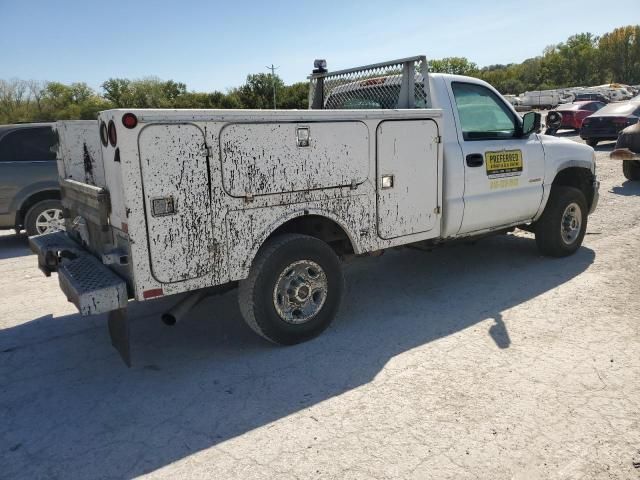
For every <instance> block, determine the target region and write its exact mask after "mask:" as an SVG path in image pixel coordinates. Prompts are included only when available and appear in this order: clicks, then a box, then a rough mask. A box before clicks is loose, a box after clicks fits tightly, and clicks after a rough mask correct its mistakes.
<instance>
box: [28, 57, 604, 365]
mask: <svg viewBox="0 0 640 480" xmlns="http://www.w3.org/2000/svg"><path fill="white" fill-rule="evenodd" d="M309 78H310V81H311V85H310V99H309V101H310V110H308V111H297V110H277V111H272V110H138V109H118V110H108V111H104V112H102V113H100V115H99V119H98V121H99V141H100V142H101V149H102V152H101V155H96V156H95V158H94V160H95V162H94V164H93V165H92V175H91V176H90V177H89V176H88V175H87V176H85V177H84V178H77V177H78V175H75V176H73V177H72V178H69V177H68V176H66V178H63V179H62V180H61V184H62V191H63V205H64V207H65V210H66V218H67V219H68V221H67V229H66V231H64V232H58V233H55V234H49V235H42V236H36V237H32V238H31V239H30V242H31V246H32V249H33V250H34V251H35V252H36V253H37V254H38V262H39V265H40V268H41V269H42V270H43V271H44V272H45V273H46V274H50V273H51V272H53V271H57V272H58V278H59V282H60V286H61V288H62V290H63V291H64V293H65V294H66V296H67V297H68V298H69V300H70V301H72V302H73V303H74V304H75V305H76V306H77V307H78V309H79V310H80V313H81V314H82V315H94V314H101V313H105V312H108V314H109V318H108V324H109V330H110V333H111V338H112V343H113V344H114V346H115V347H116V348H117V349H118V350H119V351H120V353H121V354H122V355H123V358H124V359H125V361H126V362H127V363H128V364H130V355H129V339H128V322H127V316H126V308H127V304H128V302H129V300H130V299H135V300H136V301H147V300H151V299H154V298H158V297H164V296H168V295H174V294H178V293H184V292H190V294H189V295H187V296H186V297H185V298H184V299H182V300H181V301H180V302H179V304H178V305H176V307H174V308H173V309H172V310H170V311H168V312H167V313H166V314H165V315H163V319H164V321H165V323H168V324H172V323H175V322H176V321H177V320H178V319H179V318H180V317H182V316H184V314H185V312H187V311H188V310H189V308H190V307H191V306H193V305H194V304H195V303H197V302H198V301H199V299H201V298H202V297H203V296H204V295H207V294H210V293H212V292H214V291H219V290H226V289H229V288H232V287H235V286H238V287H239V288H238V290H239V301H240V309H241V312H242V315H243V316H244V318H245V320H246V321H247V323H248V324H249V325H250V327H251V328H252V329H253V330H255V331H256V332H257V333H258V334H260V335H262V336H263V337H265V338H266V339H268V340H271V341H272V342H275V343H278V344H284V345H289V344H295V343H298V342H302V341H305V340H308V339H310V338H312V337H314V336H316V335H318V334H319V333H321V332H322V331H323V330H324V329H326V328H327V326H328V325H329V324H330V323H331V321H332V320H333V318H334V317H335V316H336V314H337V312H338V307H339V304H340V301H341V297H342V292H343V276H342V273H341V263H340V259H341V258H342V257H346V256H349V255H362V254H371V253H378V252H380V251H382V250H384V249H387V248H390V247H398V246H401V245H408V244H419V245H422V246H425V247H429V248H430V247H433V246H436V245H438V244H441V243H443V242H447V241H450V240H455V239H460V238H470V237H478V236H483V235H488V234H494V233H505V232H508V231H510V230H512V229H513V228H515V227H520V228H524V229H526V230H530V231H533V232H535V236H536V243H537V245H538V248H539V249H540V250H541V252H542V253H543V254H546V255H551V256H565V255H569V254H572V253H573V252H575V251H576V249H578V248H579V247H580V245H581V243H582V240H583V237H584V234H585V230H586V226H587V215H588V214H589V213H590V212H591V211H593V209H594V208H595V206H596V204H597V200H598V182H597V180H596V175H595V169H596V165H595V157H594V152H593V149H591V148H590V147H587V146H585V145H580V144H577V143H574V142H572V141H569V140H563V139H560V138H557V137H549V136H544V135H540V134H538V130H539V127H540V115H539V114H537V113H534V112H530V113H527V114H525V115H524V117H522V118H521V117H520V115H519V114H518V113H516V112H515V110H514V109H513V107H512V106H511V105H510V104H509V103H508V102H507V101H505V100H504V98H503V97H502V96H501V95H500V94H499V93H498V92H497V91H496V90H495V89H494V88H493V87H491V85H488V84H487V83H485V82H482V81H480V80H478V79H475V78H470V77H463V76H455V75H438V74H429V73H428V72H427V62H426V59H425V57H423V56H419V57H412V58H406V59H401V60H397V61H392V62H385V63H381V64H375V65H369V66H366V67H360V68H354V69H348V70H342V71H338V72H327V71H326V63H325V62H323V61H316V68H315V70H314V73H313V74H312V75H311V76H310V77H309ZM425 80H426V81H425ZM345 108H346V109H345ZM63 163H64V162H63ZM61 172H62V173H64V170H62V171H61ZM372 273H373V272H372Z"/></svg>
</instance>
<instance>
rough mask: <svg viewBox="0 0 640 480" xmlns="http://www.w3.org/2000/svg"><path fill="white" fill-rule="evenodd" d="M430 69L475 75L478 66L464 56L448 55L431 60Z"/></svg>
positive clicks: (439, 71)
mask: <svg viewBox="0 0 640 480" xmlns="http://www.w3.org/2000/svg"><path fill="white" fill-rule="evenodd" d="M429 70H431V71H432V72H438V73H451V74H453V75H475V74H477V72H478V66H477V65H476V64H475V63H473V62H470V61H469V60H468V59H466V58H464V57H446V58H441V59H439V60H431V61H430V62H429Z"/></svg>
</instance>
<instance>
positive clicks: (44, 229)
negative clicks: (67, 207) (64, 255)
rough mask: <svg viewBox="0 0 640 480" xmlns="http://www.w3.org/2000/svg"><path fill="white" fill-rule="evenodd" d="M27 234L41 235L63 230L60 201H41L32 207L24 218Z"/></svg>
mask: <svg viewBox="0 0 640 480" xmlns="http://www.w3.org/2000/svg"><path fill="white" fill-rule="evenodd" d="M24 226H25V229H26V230H27V234H28V235H29V236H31V235H42V234H43V233H52V232H57V231H60V230H63V229H64V218H63V217H62V204H61V203H60V200H42V201H41V202H38V203H36V204H35V205H34V206H32V207H31V208H30V209H29V211H28V212H27V214H26V215H25V217H24Z"/></svg>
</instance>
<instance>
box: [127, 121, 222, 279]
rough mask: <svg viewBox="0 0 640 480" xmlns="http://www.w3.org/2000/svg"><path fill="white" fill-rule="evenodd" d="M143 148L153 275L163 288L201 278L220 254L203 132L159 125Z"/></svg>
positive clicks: (144, 138) (146, 134)
mask: <svg viewBox="0 0 640 480" xmlns="http://www.w3.org/2000/svg"><path fill="white" fill-rule="evenodd" d="M138 144H139V149H140V167H141V175H142V185H143V191H144V202H145V214H146V215H145V216H146V223H147V233H148V239H147V240H148V244H149V256H150V260H151V270H152V273H153V276H154V278H155V279H156V280H157V281H159V282H161V283H171V282H180V281H184V280H187V279H193V278H199V277H202V276H204V275H205V274H207V273H208V272H209V271H210V270H211V269H212V265H213V257H214V256H215V255H217V254H220V252H219V250H220V249H219V248H218V246H217V244H216V242H215V240H214V235H213V226H212V209H211V197H210V195H211V194H210V186H209V168H208V161H207V149H206V145H205V138H204V133H203V131H202V130H201V129H200V128H199V127H198V126H196V125H193V124H177V125H176V124H173V125H167V124H154V125H149V126H147V127H145V128H143V129H142V131H141V132H140V136H139V138H138ZM219 233H220V232H219Z"/></svg>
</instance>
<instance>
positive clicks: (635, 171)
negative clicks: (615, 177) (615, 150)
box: [622, 160, 640, 180]
mask: <svg viewBox="0 0 640 480" xmlns="http://www.w3.org/2000/svg"><path fill="white" fill-rule="evenodd" d="M622 173H624V176H625V177H626V179H627V180H640V162H636V161H635V160H624V161H623V162H622Z"/></svg>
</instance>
